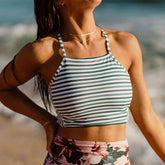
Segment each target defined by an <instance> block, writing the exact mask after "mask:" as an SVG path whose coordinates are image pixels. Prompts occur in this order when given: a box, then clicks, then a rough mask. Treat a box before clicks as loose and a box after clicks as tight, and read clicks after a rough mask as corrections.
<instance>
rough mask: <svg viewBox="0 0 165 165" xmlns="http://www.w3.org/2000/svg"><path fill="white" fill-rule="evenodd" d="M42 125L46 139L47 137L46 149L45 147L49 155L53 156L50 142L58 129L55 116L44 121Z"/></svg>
mask: <svg viewBox="0 0 165 165" xmlns="http://www.w3.org/2000/svg"><path fill="white" fill-rule="evenodd" d="M43 127H44V129H45V133H46V139H47V147H46V149H47V151H48V153H49V155H50V156H51V157H53V153H52V148H51V144H52V141H53V138H54V136H55V135H56V133H57V131H58V124H57V119H56V118H53V119H51V120H50V121H48V122H46V123H45V124H44V125H43Z"/></svg>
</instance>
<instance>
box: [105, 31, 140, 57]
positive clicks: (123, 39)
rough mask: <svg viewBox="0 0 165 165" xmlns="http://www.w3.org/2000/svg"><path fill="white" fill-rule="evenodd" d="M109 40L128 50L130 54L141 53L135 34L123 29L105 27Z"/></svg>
mask: <svg viewBox="0 0 165 165" xmlns="http://www.w3.org/2000/svg"><path fill="white" fill-rule="evenodd" d="M105 32H106V33H107V35H108V37H109V39H110V41H112V42H114V43H115V44H116V45H117V46H118V47H119V48H121V49H122V50H124V51H126V52H128V53H129V54H130V56H132V57H133V56H137V55H139V54H140V55H141V48H140V46H139V42H138V40H137V38H136V36H135V35H134V34H132V33H128V32H124V31H115V30H110V29H105Z"/></svg>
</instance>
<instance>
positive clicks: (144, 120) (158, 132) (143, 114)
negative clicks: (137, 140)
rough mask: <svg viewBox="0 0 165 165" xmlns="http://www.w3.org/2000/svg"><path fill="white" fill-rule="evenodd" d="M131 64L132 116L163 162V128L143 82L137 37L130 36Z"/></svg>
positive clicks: (164, 136) (164, 134)
mask: <svg viewBox="0 0 165 165" xmlns="http://www.w3.org/2000/svg"><path fill="white" fill-rule="evenodd" d="M131 47H132V48H131V50H134V51H132V53H131V58H132V65H131V67H130V69H129V74H130V78H131V82H132V87H133V98H132V102H131V106H130V110H131V113H132V115H133V118H134V120H135V122H136V124H137V125H138V127H139V128H140V130H141V131H142V133H143V135H144V136H145V137H146V139H147V141H148V142H149V144H150V145H151V147H152V148H153V149H154V150H155V152H156V153H157V154H158V155H159V157H160V158H161V159H162V160H163V161H164V162H165V129H164V127H163V124H162V123H161V121H160V119H159V117H158V116H157V115H156V113H155V112H154V110H153V108H152V105H151V101H150V97H149V94H148V91H147V88H146V85H145V82H144V77H143V63H142V55H141V50H140V46H139V44H138V41H137V39H136V38H135V37H134V36H132V37H131Z"/></svg>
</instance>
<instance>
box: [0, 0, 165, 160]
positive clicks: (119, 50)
mask: <svg viewBox="0 0 165 165" xmlns="http://www.w3.org/2000/svg"><path fill="white" fill-rule="evenodd" d="M59 2H60V1H59ZM82 2H83V4H84V5H81V8H78V5H79V4H80V3H81V4H82ZM100 2H101V0H92V1H91V0H70V1H69V2H68V1H67V0H64V4H65V5H64V6H60V4H58V5H59V8H60V11H61V13H62V14H61V15H62V19H63V22H64V25H63V29H62V33H61V34H62V37H63V41H64V47H65V49H66V54H67V56H68V57H71V58H88V57H97V56H100V55H104V54H106V53H107V50H106V46H105V37H104V36H103V35H102V34H101V31H100V29H99V28H98V27H96V25H95V21H94V18H93V13H92V12H93V9H94V8H95V7H96V6H97V5H98V4H99V3H100ZM70 4H72V5H70ZM79 6H80V5H79ZM63 7H65V10H64V9H63ZM77 8H78V9H77ZM80 18H81V19H80ZM96 28H97V33H96V34H95V35H93V36H92V35H91V36H90V37H89V38H88V39H89V40H88V41H87V42H86V44H84V45H83V44H81V43H80V42H79V40H80V39H81V40H84V39H86V38H85V37H81V38H72V37H70V36H66V35H65V33H66V32H70V33H74V34H85V33H89V32H92V31H94V30H95V29H96ZM104 31H105V32H106V33H107V35H108V37H109V40H110V47H111V52H112V54H113V55H114V56H115V58H116V59H117V60H118V61H119V62H120V63H121V64H122V65H123V66H124V67H125V69H126V70H127V71H128V72H129V74H130V78H131V82H132V86H133V99H132V102H131V107H130V109H131V112H132V115H133V117H134V120H135V122H136V123H137V125H138V126H139V128H140V129H141V131H142V133H143V134H144V136H145V137H146V139H147V140H148V142H149V143H150V145H151V146H152V147H153V149H154V150H155V151H156V153H157V154H158V155H159V156H160V158H161V159H162V160H163V161H164V162H165V131H164V127H163V125H162V123H161V121H160V120H159V118H158V116H157V115H156V114H155V112H154V110H153V108H152V105H151V102H150V98H149V95H148V92H147V88H146V85H145V82H144V79H143V71H142V56H141V50H140V47H139V44H138V41H137V39H136V38H135V37H134V36H133V35H132V34H129V33H126V32H117V31H112V30H108V29H104ZM62 58H63V54H62V50H61V48H60V46H59V43H58V40H57V37H56V35H55V34H52V36H50V37H45V38H42V39H40V40H38V41H35V42H33V43H29V44H27V45H25V47H23V48H22V49H21V50H20V52H19V53H18V54H17V57H16V60H15V72H16V75H17V78H18V79H19V80H20V81H21V82H22V83H19V82H18V81H17V80H16V79H15V77H14V76H13V73H12V70H11V65H9V66H8V67H7V69H6V74H5V77H6V80H7V82H5V80H4V78H3V71H2V73H1V74H0V101H1V102H2V103H3V104H4V105H6V106H7V107H9V108H10V109H12V110H13V111H15V112H18V113H21V114H24V115H26V116H28V117H30V118H32V119H34V120H35V121H37V122H39V123H40V124H41V125H44V123H45V122H47V121H51V122H50V123H49V124H47V125H45V126H44V128H45V133H46V136H47V150H48V152H49V153H50V155H52V151H51V148H50V145H51V142H52V139H53V136H54V134H55V131H57V132H58V134H59V135H61V136H62V137H66V138H73V139H80V140H92V141H121V140H125V129H126V125H125V124H122V125H110V126H101V127H85V128H61V127H59V128H58V125H57V123H56V118H55V117H54V116H52V115H51V114H50V113H48V112H46V111H45V110H44V109H42V108H41V107H39V106H37V105H36V104H35V103H33V102H32V100H30V99H29V98H27V97H26V96H25V95H24V94H23V93H22V92H21V91H19V90H18V88H17V86H19V85H21V84H23V83H25V82H26V81H28V80H29V79H31V78H32V77H34V76H35V75H37V74H38V73H40V74H42V76H43V78H44V80H45V82H46V84H47V85H48V86H49V83H50V81H51V79H52V77H53V75H54V74H55V72H56V70H57V68H58V66H59V64H60V62H61V60H62ZM25 61H26V63H25ZM18 102H19V104H18ZM70 132H72V133H70Z"/></svg>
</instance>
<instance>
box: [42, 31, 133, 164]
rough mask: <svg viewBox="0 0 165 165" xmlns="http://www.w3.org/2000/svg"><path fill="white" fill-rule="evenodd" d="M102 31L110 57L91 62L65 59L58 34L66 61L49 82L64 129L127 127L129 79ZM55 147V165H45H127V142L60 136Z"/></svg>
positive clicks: (64, 60) (53, 161)
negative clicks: (117, 125)
mask: <svg viewBox="0 0 165 165" xmlns="http://www.w3.org/2000/svg"><path fill="white" fill-rule="evenodd" d="M101 31H102V33H103V34H104V36H105V40H106V47H107V54H105V55H102V56H98V57H92V58H70V57H67V55H66V52H65V48H64V45H63V41H62V37H61V35H60V33H58V40H59V44H60V46H61V49H62V52H63V55H64V57H63V59H62V61H61V64H60V65H59V67H58V69H57V71H56V73H55V75H54V77H53V78H52V80H51V83H50V94H51V98H52V102H53V105H54V108H55V110H56V113H57V122H58V124H59V125H60V126H61V127H92V126H105V125H116V124H125V123H127V121H128V111H129V106H130V103H131V99H132V86H131V81H130V77H129V73H128V72H127V70H126V69H125V68H124V67H123V66H122V65H121V64H120V63H119V61H117V60H116V58H115V57H114V56H113V55H112V53H111V51H110V46H109V38H108V36H107V34H106V33H105V32H104V30H103V29H101ZM52 146H53V150H54V152H55V153H54V157H53V158H52V159H51V158H50V157H49V154H48V156H47V158H46V159H45V165H49V164H51V163H52V164H53V163H54V165H55V164H60V163H61V164H66V165H67V164H68V165H69V164H81V165H85V164H87V165H88V164H99V163H101V162H102V164H106V162H107V163H109V164H110V163H111V164H113V163H116V164H120V163H121V162H125V164H126V163H127V164H129V159H128V143H127V141H120V142H109V143H107V142H92V141H80V140H74V139H66V138H62V137H60V136H59V135H56V137H55V139H54V143H53V144H52ZM108 161H109V162H108ZM116 164H115V165H116ZM120 165H124V163H123V164H120Z"/></svg>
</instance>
